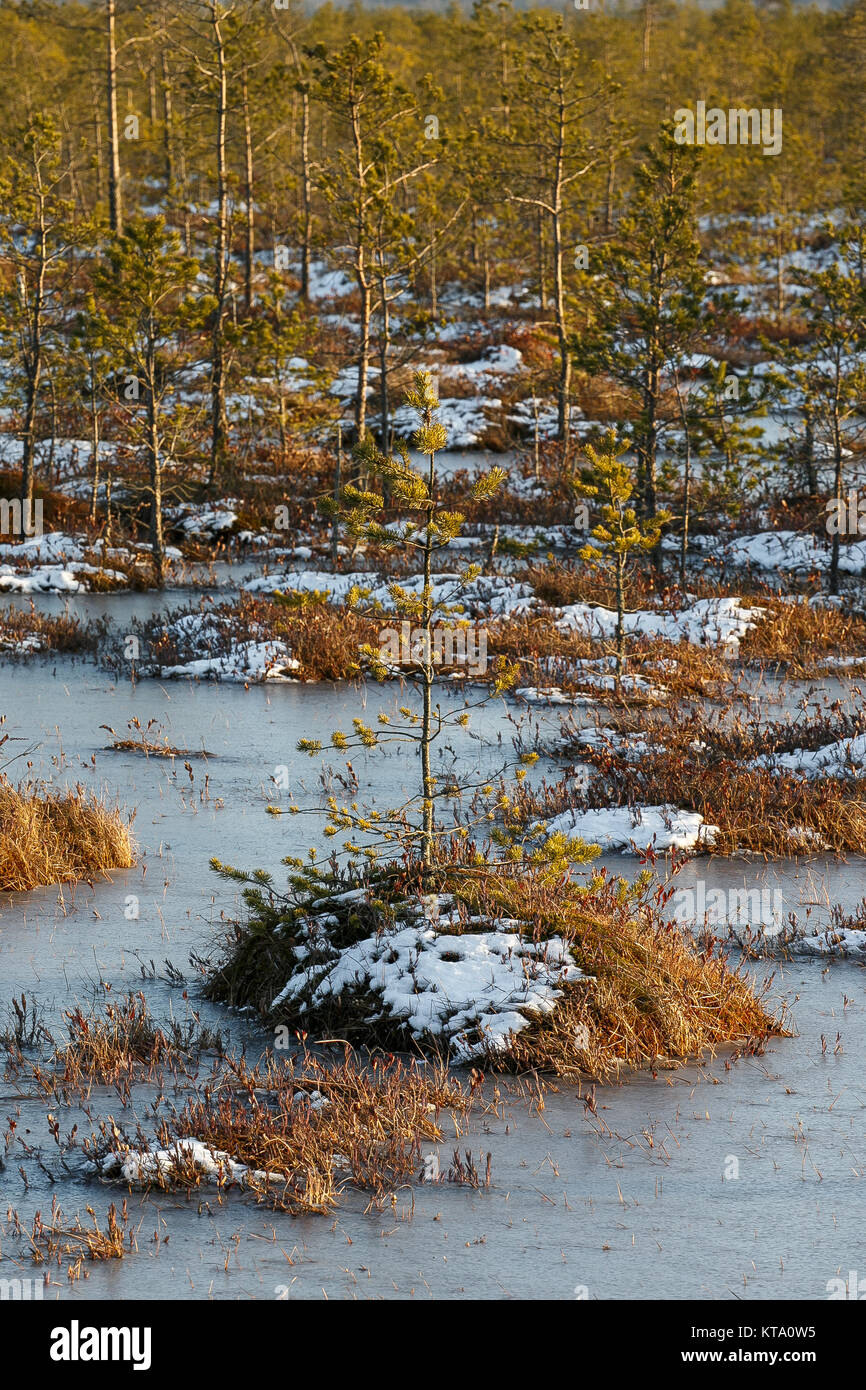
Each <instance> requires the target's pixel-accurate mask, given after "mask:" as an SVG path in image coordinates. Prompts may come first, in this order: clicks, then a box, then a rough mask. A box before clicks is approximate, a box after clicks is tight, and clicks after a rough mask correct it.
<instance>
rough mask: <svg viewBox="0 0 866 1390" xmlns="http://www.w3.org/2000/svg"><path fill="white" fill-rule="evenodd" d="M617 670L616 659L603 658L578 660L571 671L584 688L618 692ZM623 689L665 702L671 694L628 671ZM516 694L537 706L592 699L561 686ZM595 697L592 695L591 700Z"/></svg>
mask: <svg viewBox="0 0 866 1390" xmlns="http://www.w3.org/2000/svg"><path fill="white" fill-rule="evenodd" d="M615 667H616V661H615V659H614V658H613V657H601V658H600V660H598V661H575V662H574V664H573V665H572V667H571V670H572V672H573V674H574V677H575V680H576V681H577V682H578V683H579V684H580V685H582V686H587V687H589V689H590V690H598V691H604V692H608V691H611V690H616V689H617V683H616V675H615V674H612V673H613V672H614V670H615ZM619 689H620V691H621V692H622V693H623V694H625V695H643V696H645V697H649V698H653V699H662V698H663V697H664V696H665V695H667V693H668V690H667V687H666V686H664V685H657V684H656V683H655V682H654V681H651V680H647V678H646V676H639V675H636V674H633V673H632V672H630V671H625V672H624V673H623V675H622V676H621V678H620V684H619ZM514 693H515V695H518V696H519V697H520V698H521V699H522V700H526V701H527V702H528V703H529V704H536V705H537V704H545V705H582V704H586V703H587V699H588V697H587V696H586V695H583V694H581V693H580V692H579V691H571V692H567V691H564V690H561V689H560V687H559V686H557V685H554V686H549V687H547V688H543V687H538V686H535V685H525V686H521V687H520V689H519V690H516V691H515V692H514ZM591 698H592V697H591V696H590V697H589V699H591Z"/></svg>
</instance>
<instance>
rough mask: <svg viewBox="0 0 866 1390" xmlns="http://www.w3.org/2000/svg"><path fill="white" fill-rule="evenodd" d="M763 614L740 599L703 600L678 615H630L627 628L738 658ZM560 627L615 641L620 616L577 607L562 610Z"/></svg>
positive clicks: (597, 608) (647, 612)
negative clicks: (720, 648) (713, 648)
mask: <svg viewBox="0 0 866 1390" xmlns="http://www.w3.org/2000/svg"><path fill="white" fill-rule="evenodd" d="M763 612H764V610H763V608H748V607H746V606H745V605H744V604H743V603H742V602H741V600H740V599H739V598H702V599H698V600H697V602H695V603H693V604H692V605H691V606H690V607H689V608H682V609H680V610H679V612H676V613H655V612H652V611H651V610H647V609H642V610H638V611H637V612H634V613H626V615H625V624H624V626H625V630H626V632H627V633H630V634H632V635H633V636H637V637H649V638H653V637H661V638H665V639H666V640H667V641H669V642H682V641H686V642H691V643H692V644H693V645H695V646H710V645H712V646H715V645H717V644H719V645H721V646H723V647H724V648H725V649H726V650H727V651H728V653H729V654H730V655H736V652H737V649H738V647H739V644H740V639H741V638H742V637H743V636H744V634H745V633H746V632H747V631H748V630H749V628H751V627H754V625H755V621H756V619H758V618H760V617H761V616H762V614H763ZM556 625H557V627H558V628H560V629H561V630H562V631H564V632H581V633H583V634H585V635H586V636H587V637H595V638H599V637H604V638H611V637H614V636H615V635H616V613H615V612H614V610H613V609H611V608H602V607H600V606H593V605H592V604H588V603H573V604H570V605H569V606H568V607H567V608H563V609H562V611H561V613H560V616H559V618H558V619H557V623H556Z"/></svg>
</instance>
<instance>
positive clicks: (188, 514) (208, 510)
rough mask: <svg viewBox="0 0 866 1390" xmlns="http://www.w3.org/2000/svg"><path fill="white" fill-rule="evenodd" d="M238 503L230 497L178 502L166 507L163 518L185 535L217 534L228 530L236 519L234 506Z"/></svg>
mask: <svg viewBox="0 0 866 1390" xmlns="http://www.w3.org/2000/svg"><path fill="white" fill-rule="evenodd" d="M239 505H240V503H239V502H237V501H236V500H235V499H234V498H232V497H226V498H223V499H222V500H221V501H219V502H178V503H177V505H176V506H173V507H166V509H165V519H166V521H167V522H168V523H169V524H170V525H171V526H174V527H176V528H177V529H178V530H181V531H183V532H184V533H185V534H186V535H187V536H217V535H219V534H220V533H221V532H222V531H230V530H231V529H232V527H233V526H234V524H235V522H236V521H237V519H238V514H237V511H236V510H235V508H237V507H238V506H239Z"/></svg>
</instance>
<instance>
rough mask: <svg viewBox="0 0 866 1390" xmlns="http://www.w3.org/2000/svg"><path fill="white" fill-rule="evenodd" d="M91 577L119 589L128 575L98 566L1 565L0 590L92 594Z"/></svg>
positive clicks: (77, 564) (17, 592)
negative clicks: (15, 567) (95, 576)
mask: <svg viewBox="0 0 866 1390" xmlns="http://www.w3.org/2000/svg"><path fill="white" fill-rule="evenodd" d="M92 574H98V575H100V576H101V577H102V578H103V579H109V580H111V581H112V583H114V584H116V585H118V586H120V585H124V586H125V585H126V582H127V581H126V575H125V574H121V572H120V571H119V570H108V569H103V570H101V569H99V568H98V566H97V565H85V564H80V563H73V564H70V565H66V566H65V567H64V566H62V565H37V566H35V567H34V568H33V569H29V570H14V569H13V568H12V566H11V565H0V590H2V591H3V592H4V593H13V594H82V593H87V592H88V591H89V589H90V585H89V584H88V582H87V577H88V576H89V575H92Z"/></svg>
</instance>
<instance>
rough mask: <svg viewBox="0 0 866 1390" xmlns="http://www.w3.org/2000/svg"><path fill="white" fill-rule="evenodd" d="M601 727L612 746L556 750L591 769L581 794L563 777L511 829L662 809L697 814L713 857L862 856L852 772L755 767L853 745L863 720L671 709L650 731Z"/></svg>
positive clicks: (857, 781)
mask: <svg viewBox="0 0 866 1390" xmlns="http://www.w3.org/2000/svg"><path fill="white" fill-rule="evenodd" d="M608 727H609V728H610V729H611V732H612V735H613V737H612V738H610V739H607V740H605V739H602V740H601V742H600V744H599V746H596V747H591V746H587V745H586V744H585V743H582V742H581V741H580V740H579V739H578V738H577V737H576V735H575V736H573V738H572V740H571V742H567V743H566V746H565V749H564V750H560V751H561V752H564V754H565V756H566V757H569V758H572V759H577V760H579V761H580V762H581V763H583V764H587V763H588V764H590V765H591V766H592V767H593V768H594V769H595V775H594V776H592V777H590V779H589V781H588V783H585V784H582V785H581V786H580V788H579V789H578V788H577V786H576V783H575V780H574V779H573V778H571V777H568V776H567V777H566V778H565V779H563V780H562V781H561V782H560V783H558V784H556V785H553V786H551V785H547V784H545V785H542V786H541V787H540V788H537V789H535V790H534V791H533V790H528V789H525V788H524V789H521V791H520V792H519V793H518V795H517V797H516V800H515V807H514V816H515V819H516V821H518V822H519V823H521V824H524V825H525V824H527V823H528V822H529V821H530V820H546V819H548V818H550V817H552V816H555V815H558V814H559V813H560V812H562V811H564V810H567V809H569V808H570V807H578V808H579V809H581V810H590V809H594V808H601V807H610V806H632V807H635V808H640V806H659V805H669V806H676V807H679V808H681V809H683V810H688V811H696V812H698V813H699V814H700V815H701V816H702V817H703V818H704V820H705V821H706V822H707V823H708V824H710V825H714V826H717V827H718V834H717V835H716V837H715V839H714V840H713V843H712V852H713V853H714V854H737V853H742V852H744V851H748V852H752V853H756V854H768V855H779V856H790V855H791V854H796V853H804V852H806V853H808V852H810V851H811V852H814V851H816V850H820V849H831V850H836V851H838V852H843V851H851V852H853V853H861V852H862V850H863V846H864V844H866V779H864V778H863V777H860V776H858V775H857V774H856V770H855V769H853V768H851V769H849V770H847V771H846V770H845V769H844V768H843V767H839V768H834V769H833V775H824V776H818V777H810V778H807V777H804V776H803V775H802V774H799V773H796V772H778V771H773V770H771V769H770V768H768V767H766V766H760V765H758V762H757V760H758V759H760V758H763V757H764V756H772V755H773V754H784V753H790V752H793V751H794V750H796V749H806V750H810V749H816V748H821V747H824V746H826V745H828V744H831V743H835V742H837V741H840V740H845V739H851V738H855V737H857V736H858V734H862V733H864V732H866V715H864V714H863V712H862V711H857V712H856V713H846V712H845V711H843V710H842V709H841V708H840V707H838V706H835V707H833V708H832V709H830V710H827V711H825V712H822V713H819V714H817V715H812V716H807V717H805V718H801V719H793V720H785V721H779V722H762V721H759V720H757V719H754V718H743V717H737V718H735V719H733V720H726V715H725V712H721V711H720V712H719V713H718V714H717V715H716V716H715V717H714V716H711V715H708V714H707V712H706V711H705V710H701V711H698V710H691V711H684V710H683V709H682V708H678V707H672V708H670V709H668V710H665V712H664V717H663V718H660V719H656V720H655V721H648V719H647V718H646V716H644V717H639V716H635V715H630V714H629V713H627V712H620V713H619V714H618V715H616V716H615V717H614V718H613V719H612V721H611V723H610V724H609V726H608ZM638 734H641V735H645V736H646V739H647V742H648V745H649V746H648V748H647V749H646V750H645V751H642V752H641V755H640V757H639V758H635V757H633V756H630V755H629V751H628V745H627V742H626V743H623V742H621V741H619V740H622V739H626V740H627V738H628V736H629V735H638ZM637 813H639V811H636V814H637Z"/></svg>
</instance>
